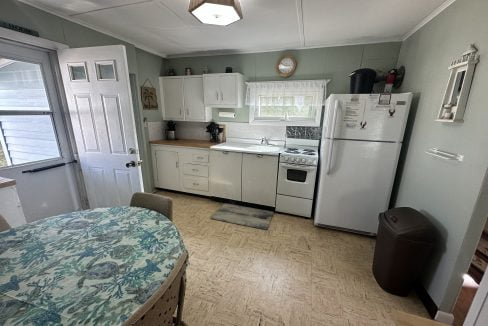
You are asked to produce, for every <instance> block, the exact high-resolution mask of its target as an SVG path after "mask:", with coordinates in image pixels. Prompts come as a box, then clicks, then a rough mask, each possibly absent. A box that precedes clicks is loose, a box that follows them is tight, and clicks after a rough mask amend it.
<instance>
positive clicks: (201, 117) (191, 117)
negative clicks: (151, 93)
mask: <svg viewBox="0 0 488 326" xmlns="http://www.w3.org/2000/svg"><path fill="white" fill-rule="evenodd" d="M159 79H160V87H161V94H162V96H163V101H162V102H163V119H164V120H174V121H199V122H209V121H210V120H212V111H211V109H210V108H206V107H205V105H204V103H203V77H202V76H201V75H200V76H197V75H192V76H172V77H159Z"/></svg>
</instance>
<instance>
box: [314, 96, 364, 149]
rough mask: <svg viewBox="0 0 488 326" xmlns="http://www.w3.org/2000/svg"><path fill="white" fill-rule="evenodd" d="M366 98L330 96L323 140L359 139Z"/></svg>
mask: <svg viewBox="0 0 488 326" xmlns="http://www.w3.org/2000/svg"><path fill="white" fill-rule="evenodd" d="M365 106H366V97H364V96H362V95H349V94H340V95H337V94H332V95H330V96H329V98H328V100H327V105H326V111H325V118H324V130H323V132H322V136H323V139H330V138H343V139H360V138H359V137H361V136H362V133H361V131H360V122H361V121H363V117H364V108H365Z"/></svg>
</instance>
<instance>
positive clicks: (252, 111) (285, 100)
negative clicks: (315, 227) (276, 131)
mask: <svg viewBox="0 0 488 326" xmlns="http://www.w3.org/2000/svg"><path fill="white" fill-rule="evenodd" d="M326 85H327V81H325V80H317V81H286V82H256V83H247V94H246V104H247V105H249V122H250V123H255V124H258V123H259V124H283V125H287V124H290V125H309V126H318V125H320V118H321V113H322V106H323V103H324V98H325V92H326V89H325V87H326Z"/></svg>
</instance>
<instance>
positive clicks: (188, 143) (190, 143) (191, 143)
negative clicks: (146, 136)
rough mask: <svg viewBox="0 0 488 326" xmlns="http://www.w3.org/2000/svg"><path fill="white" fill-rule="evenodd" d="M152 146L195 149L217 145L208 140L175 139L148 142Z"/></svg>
mask: <svg viewBox="0 0 488 326" xmlns="http://www.w3.org/2000/svg"><path fill="white" fill-rule="evenodd" d="M149 143H150V144H154V145H169V146H180V147H196V148H210V147H211V146H214V145H217V143H211V142H210V141H208V140H196V139H179V140H178V139H177V140H153V141H150V142H149Z"/></svg>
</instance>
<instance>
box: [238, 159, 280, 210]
mask: <svg viewBox="0 0 488 326" xmlns="http://www.w3.org/2000/svg"><path fill="white" fill-rule="evenodd" d="M277 175H278V156H267V155H261V154H243V157H242V201H243V202H246V203H252V204H258V205H265V206H271V207H275V204H276V180H277Z"/></svg>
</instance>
